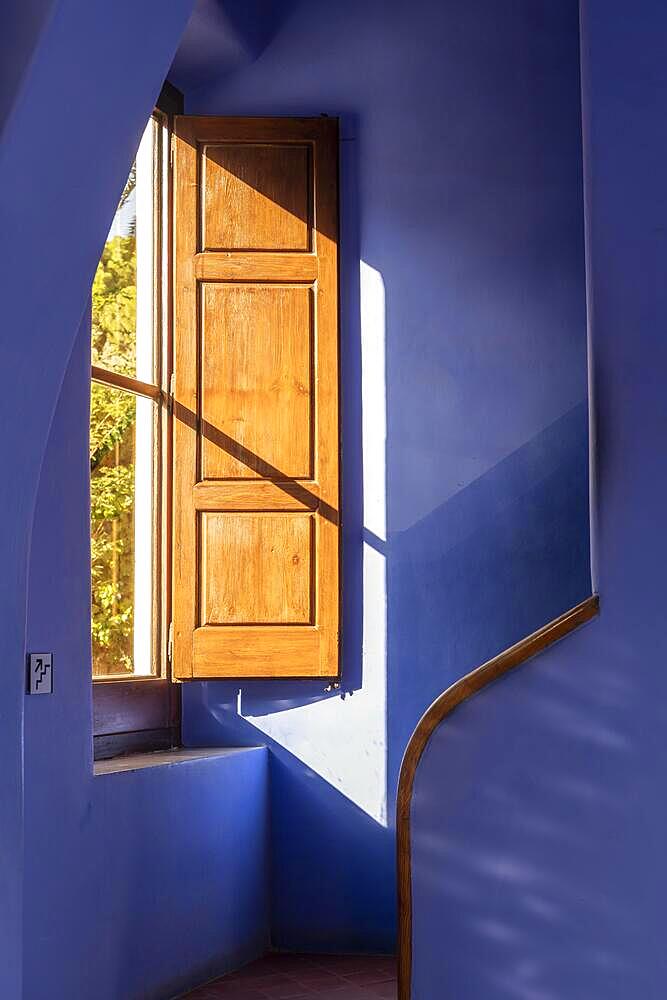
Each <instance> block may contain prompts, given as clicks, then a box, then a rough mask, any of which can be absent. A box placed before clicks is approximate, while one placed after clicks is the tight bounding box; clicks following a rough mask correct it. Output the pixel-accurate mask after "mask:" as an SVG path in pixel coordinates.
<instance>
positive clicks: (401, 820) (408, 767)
mask: <svg viewBox="0 0 667 1000" xmlns="http://www.w3.org/2000/svg"><path fill="white" fill-rule="evenodd" d="M599 610H600V602H599V598H598V596H597V595H593V596H592V597H588V598H587V599H586V600H585V601H582V602H581V604H578V605H577V606H576V607H574V608H572V609H571V610H570V611H567V612H565V614H563V615H561V616H560V617H559V618H555V619H554V620H553V621H552V622H549V624H548V625H544V626H543V627H542V628H540V629H538V630H537V632H533V633H532V635H529V636H527V637H526V638H525V639H521V640H520V641H519V642H517V643H515V644H514V645H513V646H510V647H509V649H506V650H504V652H502V653H499V654H498V655H497V656H494V657H493V659H491V660H488V661H487V662H486V663H484V664H482V665H481V666H480V667H477V668H476V669H475V670H473V671H472V672H471V673H469V674H466V676H465V677H462V678H461V679H460V680H458V681H456V683H455V684H452V685H451V687H449V688H447V690H446V691H444V692H443V694H441V695H440V696H439V697H438V698H437V699H436V700H435V701H434V702H433V704H432V705H431V706H430V708H428V709H427V710H426V712H425V713H424V715H423V716H422V717H421V719H420V721H419V723H418V724H417V727H416V729H415V731H414V733H413V734H412V737H411V739H410V742H409V743H408V746H407V748H406V751H405V754H404V756H403V762H402V764H401V772H400V777H399V782H398V796H397V802H396V850H397V870H398V1000H410V996H411V990H412V871H411V856H410V852H411V831H410V813H411V809H412V796H413V791H414V781H415V775H416V772H417V768H418V766H419V762H420V760H421V758H422V755H423V753H424V751H425V749H426V747H427V746H428V743H429V740H430V739H431V736H432V735H433V733H434V732H435V730H436V729H437V728H438V727H439V726H440V725H441V723H442V722H443V721H444V720H445V719H446V718H447V717H448V716H449V715H451V713H452V712H453V711H454V709H455V708H457V706H458V705H460V704H461V703H462V702H464V701H467V699H468V698H471V697H472V696H473V695H475V694H477V693H478V692H479V691H481V690H482V689H483V688H485V687H487V686H488V685H489V684H492V683H493V682H494V681H496V680H498V678H500V677H502V676H503V675H504V674H506V673H508V672H509V671H510V670H514V669H515V668H516V667H519V666H521V665H522V664H524V663H525V662H526V661H527V660H529V659H531V658H532V657H533V656H536V655H537V654H538V653H541V652H542V651H543V650H545V649H547V647H549V646H551V645H553V644H554V643H556V642H558V641H559V640H560V639H562V638H564V636H566V635H569V634H570V632H573V631H574V630H575V629H577V628H579V627H580V626H581V625H584V624H585V623H586V622H588V621H590V620H591V619H592V618H594V617H595V616H596V615H597V614H598V613H599Z"/></svg>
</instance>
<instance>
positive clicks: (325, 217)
mask: <svg viewBox="0 0 667 1000" xmlns="http://www.w3.org/2000/svg"><path fill="white" fill-rule="evenodd" d="M174 153H175V155H174V172H175V187H174V191H175V227H174V253H175V282H174V290H175V326H174V369H175V386H174V417H175V420H174V593H173V612H174V647H173V658H174V659H173V673H174V676H175V677H177V678H180V679H187V678H205V677H317V676H320V677H334V676H336V675H337V674H338V632H339V565H338V564H339V544H340V539H339V534H340V525H339V487H338V474H339V469H338V467H339V432H338V260H337V242H338V236H337V219H338V205H337V175H338V170H337V162H338V130H337V123H336V121H335V120H334V119H327V118H313V119H310V118H303V119H293V118H208V117H177V118H176V121H175V150H174Z"/></svg>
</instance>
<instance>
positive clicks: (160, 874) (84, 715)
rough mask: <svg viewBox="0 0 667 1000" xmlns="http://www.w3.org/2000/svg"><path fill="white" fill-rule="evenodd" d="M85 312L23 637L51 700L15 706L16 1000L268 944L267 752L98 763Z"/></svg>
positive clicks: (188, 982) (112, 995)
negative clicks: (19, 931)
mask: <svg viewBox="0 0 667 1000" xmlns="http://www.w3.org/2000/svg"><path fill="white" fill-rule="evenodd" d="M89 371H90V314H89V313H87V314H86V316H85V317H84V321H83V323H82V326H81V332H80V334H79V336H78V338H77V341H76V343H75V346H74V351H73V354H72V357H71V360H70V364H69V367H68V370H67V373H66V376H65V381H64V383H63V387H62V393H61V397H60V401H59V404H58V407H57V410H56V414H55V417H54V421H53V424H52V426H51V433H50V436H49V441H48V445H47V449H46V454H45V459H44V464H43V467H42V473H41V478H40V485H39V492H38V496H37V506H36V511H35V522H34V528H33V534H32V557H31V562H30V571H29V582H30V586H29V602H28V629H27V635H28V647H29V648H30V649H33V650H37V649H39V650H42V649H51V650H53V651H54V662H55V693H54V695H53V697H50V698H48V697H43V698H29V699H27V702H26V709H25V731H26V743H25V768H24V780H25V875H24V886H25V902H24V992H23V998H24V1000H41V998H42V997H43V996H44V994H45V990H46V989H47V988H48V992H49V996H53V997H54V998H58V1000H70V998H72V997H93V996H94V997H96V998H99V1000H119V998H122V1000H133V998H136V1000H139V998H141V1000H145V998H155V1000H166V998H167V997H170V996H175V995H176V994H177V993H180V992H182V991H183V990H184V989H185V988H186V987H187V986H192V985H195V984H197V983H199V982H203V981H205V980H207V979H210V978H212V976H213V975H215V974H218V975H219V974H220V973H221V972H224V971H226V970H227V969H230V968H235V967H237V966H238V965H240V964H243V962H245V961H248V960H249V959H251V958H254V957H255V956H256V955H258V954H262V953H263V951H264V950H265V948H266V946H267V942H268V916H269V914H268V881H269V870H268V834H269V825H268V809H269V798H268V767H267V763H268V762H267V751H266V750H265V749H263V748H259V749H255V750H246V751H239V752H237V753H233V754H232V752H230V755H229V756H227V757H222V758H213V759H208V760H198V761H188V762H187V763H179V764H175V765H169V766H161V767H154V768H148V769H144V770H140V771H133V772H123V773H118V774H108V775H98V776H93V770H92V739H91V730H92V700H91V683H90V675H91V663H90V625H89V621H90V585H89V578H88V561H89V530H88V519H89V499H88V497H89V492H88V490H89V486H88V475H87V467H88V413H89V407H90V402H89V384H90V383H89Z"/></svg>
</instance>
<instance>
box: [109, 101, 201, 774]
mask: <svg viewBox="0 0 667 1000" xmlns="http://www.w3.org/2000/svg"><path fill="white" fill-rule="evenodd" d="M179 98H180V95H179V94H178V93H177V92H176V91H174V90H173V89H172V88H169V87H165V90H164V91H163V93H162V94H161V97H160V100H159V102H158V107H157V108H156V109H155V111H154V113H153V114H152V115H151V118H150V120H149V121H148V123H147V126H146V128H145V130H144V133H143V135H142V137H141V142H140V144H139V149H138V151H137V155H136V158H135V161H134V163H133V165H132V168H131V170H130V174H129V176H128V179H127V182H126V184H125V188H124V190H123V193H122V195H121V199H120V202H119V205H118V209H117V211H116V214H115V216H114V219H113V223H112V226H111V229H110V232H109V234H108V237H107V240H106V242H105V245H104V250H103V253H102V257H101V259H100V263H99V265H98V268H97V272H96V274H95V279H94V282H93V288H92V322H91V355H92V357H91V360H92V372H91V376H92V385H91V415H90V416H91V419H90V488H91V585H92V586H91V591H92V630H91V631H92V660H93V681H94V699H93V700H94V735H95V752H96V756H98V757H99V756H107V755H110V754H114V753H116V752H119V751H127V750H131V749H147V748H162V747H168V746H172V745H175V744H176V743H178V742H179V699H178V694H177V690H176V689H175V686H174V685H173V684H172V683H171V677H170V664H169V660H168V655H167V653H168V623H169V622H170V620H171V606H170V593H169V588H168V586H167V580H168V578H169V573H170V546H169V542H168V540H169V537H170V531H171V525H170V478H171V477H170V453H171V428H170V421H169V414H168V391H167V390H168V382H169V375H170V371H171V364H172V357H171V330H170V322H169V319H170V315H171V309H170V287H169V286H170V282H169V273H170V267H169V262H170V231H169V229H170V227H169V225H168V220H169V216H170V207H169V203H170V196H171V195H170V178H169V155H170V136H171V126H172V122H173V117H174V114H175V113H176V112H177V111H179V110H182V102H181V101H180V100H179Z"/></svg>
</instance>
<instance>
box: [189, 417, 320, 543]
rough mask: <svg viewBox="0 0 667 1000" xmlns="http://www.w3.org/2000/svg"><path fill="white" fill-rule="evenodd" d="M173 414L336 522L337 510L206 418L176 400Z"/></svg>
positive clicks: (306, 504) (292, 495)
mask: <svg viewBox="0 0 667 1000" xmlns="http://www.w3.org/2000/svg"><path fill="white" fill-rule="evenodd" d="M173 413H174V417H175V418H176V420H180V421H181V422H182V423H184V424H185V425H186V426H187V427H189V428H190V429H191V430H193V431H195V432H196V433H199V434H201V435H203V437H205V438H206V440H207V441H211V442H212V444H215V445H216V446H217V447H218V448H221V449H222V450H223V451H226V452H227V454H228V455H231V456H232V457H233V458H235V459H237V460H238V461H239V462H242V463H243V464H244V465H246V466H247V467H248V468H249V469H252V471H253V472H256V473H257V475H258V476H261V477H262V479H268V480H270V481H271V482H272V483H273V485H274V486H277V487H278V488H279V489H281V490H282V491H283V492H284V493H287V494H288V496H291V497H292V498H293V499H294V500H296V501H298V503H302V504H304V505H305V506H307V507H311V508H314V509H316V510H317V512H318V513H319V514H321V515H322V517H324V518H326V519H327V521H331V523H332V524H335V525H337V524H338V521H339V519H338V511H337V510H336V509H335V507H332V506H331V504H328V503H325V501H324V500H321V499H320V497H318V496H317V494H316V493H313V492H312V490H309V489H307V488H306V487H305V486H303V485H302V484H301V483H299V482H297V481H296V480H295V479H291V478H290V477H289V476H286V475H285V474H284V473H282V472H281V471H280V469H277V468H276V466H275V465H271V464H270V463H269V462H267V461H265V460H264V459H263V458H260V456H259V455H256V454H255V453H254V452H253V451H250V450H249V449H248V448H246V447H245V446H244V445H242V444H241V443H240V442H239V441H235V440H234V438H232V437H230V436H229V435H228V434H225V432H224V431H221V430H220V428H219V427H216V426H215V425H214V424H211V423H209V421H208V420H203V419H200V418H199V417H198V416H197V414H196V413H194V412H193V410H190V409H189V408H188V407H187V406H184V405H183V404H182V403H179V402H177V401H176V400H174V403H173Z"/></svg>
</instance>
